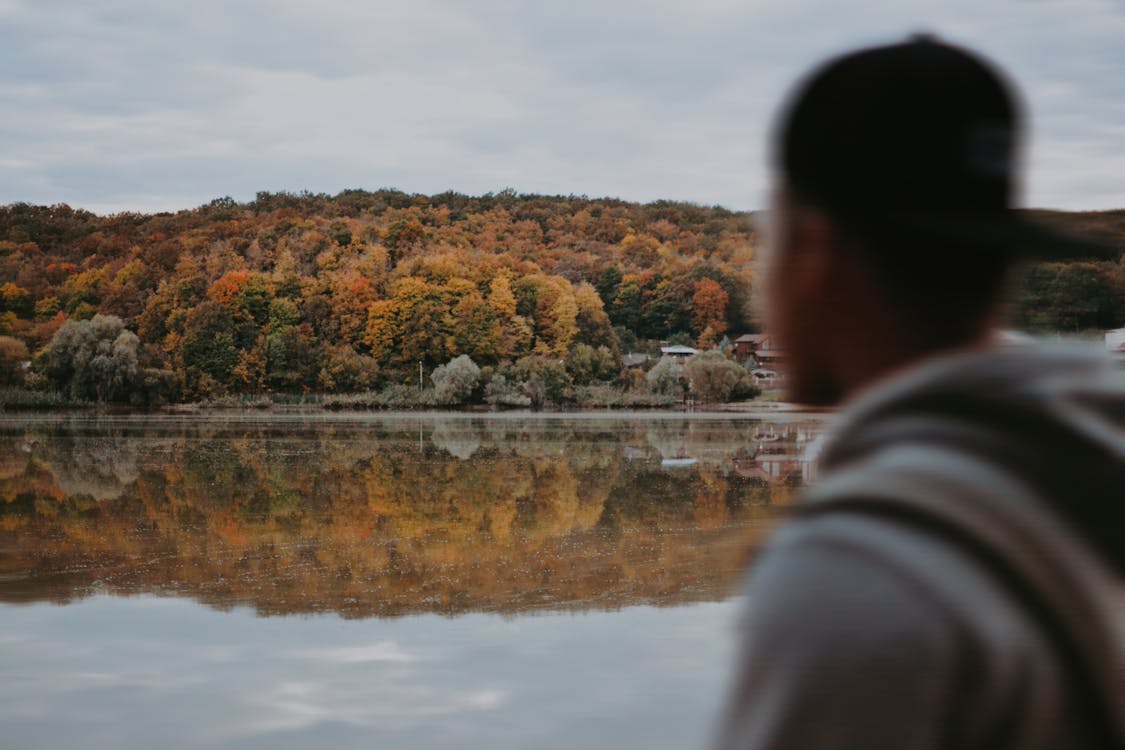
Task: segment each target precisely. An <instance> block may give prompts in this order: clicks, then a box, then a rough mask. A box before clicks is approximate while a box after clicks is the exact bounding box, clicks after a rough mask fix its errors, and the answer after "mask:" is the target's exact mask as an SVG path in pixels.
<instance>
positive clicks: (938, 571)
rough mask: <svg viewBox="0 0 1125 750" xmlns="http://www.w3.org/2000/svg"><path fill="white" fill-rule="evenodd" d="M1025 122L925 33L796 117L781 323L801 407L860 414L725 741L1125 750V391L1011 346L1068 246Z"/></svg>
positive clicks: (771, 566) (1102, 372)
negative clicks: (1019, 264) (1046, 196)
mask: <svg viewBox="0 0 1125 750" xmlns="http://www.w3.org/2000/svg"><path fill="white" fill-rule="evenodd" d="M1019 123H1020V117H1019V113H1018V111H1017V104H1016V102H1015V100H1014V97H1013V95H1012V94H1011V93H1010V89H1009V86H1008V85H1007V84H1006V83H1005V81H1004V80H1003V78H1002V77H1001V76H1000V74H999V73H997V72H996V70H995V69H994V68H993V67H992V66H990V65H989V64H987V63H985V62H984V61H982V60H981V59H979V58H978V57H977V56H976V55H974V54H971V53H969V52H967V51H964V50H961V49H958V48H956V47H953V46H950V45H947V44H945V43H942V42H939V41H937V40H935V39H932V38H928V37H920V38H915V39H912V40H910V41H907V42H905V43H902V44H895V45H891V46H887V47H880V48H873V49H867V50H861V51H858V52H854V53H851V54H848V55H845V56H843V57H840V58H837V59H835V60H832V61H830V62H829V63H828V64H826V65H824V66H823V67H821V68H819V69H818V70H816V71H814V72H813V74H812V75H811V76H810V77H809V78H808V79H807V80H806V81H804V82H803V83H802V84H801V85H800V86H799V87H798V90H797V92H796V95H795V96H794V98H793V100H792V101H791V104H790V106H789V107H788V108H787V109H786V111H785V112H784V114H783V117H782V119H781V124H780V128H779V132H778V143H777V144H776V157H777V167H778V172H779V174H778V177H777V179H778V185H777V186H776V194H775V196H774V205H773V207H772V209H773V210H772V212H771V222H770V224H771V237H770V238H769V242H768V244H769V245H770V248H771V250H770V252H771V254H772V255H771V257H770V258H769V260H768V269H767V272H766V280H765V285H766V287H767V289H766V293H767V296H768V298H769V299H768V301H767V324H768V325H769V326H770V327H771V330H772V332H773V334H774V336H775V338H776V339H780V341H781V342H782V345H783V346H784V348H785V349H786V351H787V352H788V356H789V366H788V367H789V372H788V376H789V383H790V388H791V391H792V393H791V397H792V398H793V399H794V400H797V401H802V402H806V403H812V404H824V405H828V404H835V403H837V402H839V401H841V400H843V401H845V402H846V404H845V405H846V408H845V409H844V410H843V412H842V413H841V414H840V415H839V419H838V421H837V424H836V426H835V428H834V430H833V431H832V434H831V437H830V438H829V440H828V442H827V444H826V446H825V447H824V449H823V451H822V453H821V476H822V481H821V482H820V483H819V484H818V485H817V486H816V487H814V488H812V489H811V490H810V491H809V492H808V493H806V496H805V498H804V502H803V503H802V504H801V506H800V508H799V510H798V511H797V513H796V514H795V517H794V518H793V519H791V520H790V521H789V522H788V523H787V524H786V526H785V527H784V528H783V529H782V530H781V531H780V532H779V533H778V534H777V535H776V536H775V537H774V539H772V540H771V543H770V545H769V546H768V547H767V549H766V550H765V551H764V552H763V554H762V555H761V556H760V557H759V559H758V561H757V562H756V564H755V567H754V570H753V571H752V573H751V576H750V579H749V583H748V590H747V594H748V607H749V609H748V612H747V614H746V617H745V619H744V622H743V624H742V631H741V636H742V638H743V639H744V644H743V645H744V649H743V653H742V654H741V656H740V660H739V662H738V664H737V672H736V678H735V683H734V688H733V690H732V696H731V702H730V703H731V705H730V711H729V714H728V716H727V718H726V720H725V723H724V725H723V727H722V731H721V734H720V738H719V743H718V744H719V746H720V747H722V748H802V749H803V750H816V749H817V748H855V749H863V750H879V749H880V748H895V749H896V750H902V749H905V748H935V749H936V748H989V749H990V750H1001V749H1003V748H1079V747H1081V748H1087V747H1107V748H1108V747H1122V746H1125V745H1123V744H1122V739H1123V737H1125V734H1123V733H1122V714H1123V712H1122V703H1121V695H1122V693H1121V677H1122V663H1123V662H1122V651H1121V642H1122V636H1123V633H1122V627H1121V621H1120V614H1121V607H1120V604H1121V573H1122V566H1123V564H1125V539H1123V535H1122V534H1123V531H1125V522H1123V520H1122V519H1123V511H1125V389H1123V388H1122V383H1121V382H1120V375H1119V374H1115V373H1114V372H1112V370H1111V369H1109V367H1108V365H1107V364H1106V363H1105V362H1103V361H1101V360H1100V359H1098V358H1091V357H1088V356H1086V355H1085V354H1081V353H1073V352H1067V351H1047V350H1041V349H1039V348H1038V347H1029V346H1023V347H1014V346H1003V345H1001V344H1000V343H998V341H997V338H998V337H997V336H996V335H995V330H994V327H995V325H996V323H997V322H998V320H999V318H1000V312H1001V311H1000V299H1001V296H1002V292H1003V290H1004V286H1005V283H1006V280H1007V277H1008V272H1009V269H1010V268H1011V267H1012V265H1013V263H1014V262H1015V261H1016V260H1017V258H1018V257H1019V256H1020V255H1029V254H1034V253H1037V252H1040V251H1044V250H1046V251H1065V250H1068V249H1070V247H1068V245H1067V241H1064V240H1061V239H1060V238H1058V237H1056V236H1053V235H1051V234H1050V233H1048V232H1047V231H1046V230H1043V229H1040V228H1038V227H1035V226H1032V225H1030V224H1028V223H1027V222H1026V221H1025V220H1024V219H1023V218H1022V217H1021V216H1020V215H1019V214H1017V213H1015V211H1014V210H1013V209H1012V205H1013V193H1014V190H1015V180H1016V176H1015V169H1014V166H1013V165H1014V157H1015V154H1016V152H1017V142H1016V141H1017V138H1018V136H1019V132H1018V130H1019ZM1071 244H1073V243H1071ZM1115 618H1116V619H1115Z"/></svg>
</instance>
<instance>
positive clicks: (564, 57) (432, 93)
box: [0, 0, 1125, 213]
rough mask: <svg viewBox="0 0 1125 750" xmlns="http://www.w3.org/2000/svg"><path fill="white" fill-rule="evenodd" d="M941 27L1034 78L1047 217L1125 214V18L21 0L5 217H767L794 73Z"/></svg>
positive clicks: (961, 7)
mask: <svg viewBox="0 0 1125 750" xmlns="http://www.w3.org/2000/svg"><path fill="white" fill-rule="evenodd" d="M918 31H928V32H933V33H936V34H937V35H939V36H940V37H943V38H945V39H947V40H949V41H953V42H957V43H959V44H963V45H968V46H970V47H973V48H975V49H977V50H979V51H981V52H983V53H984V54H985V55H986V56H987V57H989V58H990V59H992V60H994V61H995V62H996V63H998V64H999V65H1000V66H1001V67H1002V68H1004V69H1005V70H1007V71H1008V73H1009V75H1011V76H1012V77H1013V78H1015V80H1016V81H1017V82H1018V84H1019V85H1020V88H1021V90H1022V93H1023V96H1024V99H1025V101H1026V103H1027V106H1028V109H1029V111H1030V114H1031V123H1030V130H1031V133H1030V140H1029V144H1028V147H1027V149H1026V154H1025V163H1026V166H1027V177H1026V180H1025V189H1024V193H1023V200H1022V203H1023V204H1024V205H1029V206H1034V207H1043V208H1063V209H1072V210H1094V209H1105V208H1123V207H1125V43H1123V41H1122V40H1125V1H1122V0H917V1H915V2H910V1H909V0H852V2H848V3H841V2H838V1H832V0H817V1H816V2H802V1H801V0H741V1H736V0H681V1H680V2H671V1H666V0H648V1H645V2H642V1H641V0H567V2H533V1H532V0H527V1H526V2H514V1H505V0H395V2H387V1H386V0H195V1H194V2H191V3H184V2H168V1H166V0H0V50H3V52H2V53H0V112H3V113H4V114H3V117H2V118H0V133H2V137H0V204H3V203H12V202H17V201H25V202H29V203H37V204H54V203H67V204H70V205H71V206H75V207H81V208H86V209H89V210H92V211H96V212H98V213H115V212H120V211H143V212H152V211H164V210H176V209H181V208H192V207H195V206H198V205H201V204H203V203H207V202H209V201H210V200H212V199H214V198H218V197H222V196H231V197H233V198H235V199H237V200H239V201H246V200H251V199H253V198H254V195H255V194H256V193H257V192H258V191H261V190H268V191H291V192H299V191H303V190H308V191H311V192H315V193H329V194H335V193H338V192H340V191H341V190H345V189H352V188H363V189H368V190H376V189H379V188H384V187H393V188H398V189H400V190H405V191H407V192H417V193H427V194H431V193H438V192H443V191H445V190H454V191H457V192H461V193H468V194H474V195H475V194H481V193H486V192H490V191H491V192H496V191H500V190H504V189H508V188H510V189H513V190H516V191H517V192H527V193H547V194H575V195H589V196H591V197H600V196H612V197H619V198H624V199H626V200H635V201H645V202H647V201H652V200H659V199H671V200H685V201H691V202H695V203H700V204H706V205H711V204H718V205H722V206H726V207H728V208H732V209H756V208H760V207H762V206H763V205H764V204H765V198H766V195H767V193H768V185H769V179H770V174H769V160H768V149H767V143H768V136H769V132H770V128H771V123H772V121H773V119H774V117H775V114H776V112H777V110H778V108H779V107H780V105H781V103H782V102H783V100H784V97H785V94H786V92H787V91H788V90H789V89H790V87H791V86H792V85H793V83H794V82H795V80H796V79H797V78H798V77H800V76H801V75H802V74H803V73H805V72H806V71H807V70H808V69H809V68H810V67H811V66H812V65H814V64H816V63H817V62H819V61H821V60H823V59H824V58H825V57H828V56H831V55H833V54H836V53H838V52H840V51H842V50H846V49H848V48H850V47H855V46H857V45H866V44H875V43H885V42H891V41H895V40H898V39H902V38H905V37H906V36H907V35H908V34H910V33H913V32H918Z"/></svg>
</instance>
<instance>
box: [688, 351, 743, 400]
mask: <svg viewBox="0 0 1125 750" xmlns="http://www.w3.org/2000/svg"><path fill="white" fill-rule="evenodd" d="M684 374H685V375H686V376H687V379H688V383H689V384H690V387H691V392H692V394H693V395H694V396H695V397H696V398H698V399H699V400H701V401H704V402H712V403H715V402H723V401H729V400H730V399H731V395H732V394H733V393H734V392H735V389H736V388H738V387H739V383H740V381H742V379H743V378H745V377H747V372H746V369H745V368H744V367H742V366H741V365H739V364H737V363H736V362H732V361H731V360H729V359H727V358H726V357H725V356H724V355H723V354H722V352H703V353H702V354H696V355H695V356H694V357H691V358H690V359H689V360H688V361H687V363H686V364H685V365H684Z"/></svg>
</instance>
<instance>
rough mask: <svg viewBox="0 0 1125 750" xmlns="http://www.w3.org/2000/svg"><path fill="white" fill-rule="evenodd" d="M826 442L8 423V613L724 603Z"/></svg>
mask: <svg viewBox="0 0 1125 750" xmlns="http://www.w3.org/2000/svg"><path fill="white" fill-rule="evenodd" d="M818 428H819V425H818V423H816V422H815V421H802V422H789V423H783V424H778V425H770V426H769V430H770V432H769V435H770V441H769V443H768V445H766V444H763V443H761V442H756V441H755V435H761V434H763V426H762V425H761V424H758V423H754V422H750V421H747V420H742V421H732V420H683V419H679V420H677V419H670V420H663V419H649V420H622V419H612V418H605V419H601V418H597V419H595V418H583V419H572V420H568V419H558V418H555V419H552V418H549V417H530V418H526V419H523V418H518V419H516V418H510V417H508V418H468V417H464V418H458V417H418V418H387V419H383V420H379V419H375V420H372V419H364V420H358V419H357V420H353V421H348V420H320V421H308V422H299V421H290V422H283V421H274V422H270V421H257V422H255V421H237V420H235V421H221V420H199V421H194V422H192V421H180V422H177V421H173V420H146V421H141V422H116V423H110V424H109V426H103V425H100V424H98V423H97V422H96V421H95V420H87V421H85V422H82V421H78V422H72V423H68V422H64V423H46V424H31V425H26V426H20V427H15V428H13V427H11V426H9V427H8V428H7V429H6V430H5V431H4V433H3V434H0V600H3V601H35V600H41V599H49V600H53V601H68V600H71V599H74V598H78V597H82V596H86V595H88V594H89V593H91V592H93V591H108V592H112V593H119V594H133V593H142V592H150V593H153V592H155V593H167V594H173V595H183V596H190V597H194V598H196V599H198V600H200V601H204V602H207V603H210V604H212V605H214V606H219V607H228V606H234V605H239V604H245V605H250V606H253V607H255V608H256V609H257V610H258V611H259V612H261V613H264V614H282V613H300V612H319V611H335V612H339V613H341V614H342V615H344V616H349V617H369V616H397V615H403V614H412V613H418V612H439V613H445V614H456V613H460V612H466V611H498V612H517V611H522V610H526V609H534V608H551V609H567V608H575V609H581V608H590V607H600V608H605V607H620V606H624V605H628V604H633V603H642V602H643V603H650V604H674V603H678V602H686V601H696V600H702V599H717V598H722V597H724V596H726V595H727V594H728V592H729V590H730V587H731V586H732V584H733V582H734V579H735V578H736V577H737V576H738V574H739V571H740V569H741V567H742V564H743V563H744V561H745V559H746V556H747V555H748V553H749V551H751V550H752V549H753V548H754V546H755V545H756V544H757V543H758V542H759V541H760V539H761V538H762V536H763V535H764V534H765V533H766V532H767V531H768V529H769V527H770V525H771V523H772V521H773V520H774V519H775V518H776V516H777V514H778V512H779V509H781V508H783V507H784V506H785V505H786V504H787V502H788V498H789V497H790V495H791V492H792V490H793V488H794V487H796V486H797V485H799V484H800V483H801V482H802V481H804V477H805V476H806V475H807V470H805V469H804V468H802V464H801V461H800V453H801V451H802V450H803V447H804V444H805V443H806V442H807V441H808V440H809V439H811V437H812V436H813V435H814V434H815V433H816V431H817V429H818ZM673 457H675V458H691V459H693V461H692V462H690V465H688V462H681V464H678V465H674V466H668V465H666V464H667V459H669V458H673ZM662 462H664V463H663V464H662ZM785 462H788V464H786V463H785ZM783 468H784V469H785V470H784V471H783V470H781V469H783Z"/></svg>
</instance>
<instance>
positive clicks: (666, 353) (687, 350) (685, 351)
mask: <svg viewBox="0 0 1125 750" xmlns="http://www.w3.org/2000/svg"><path fill="white" fill-rule="evenodd" d="M696 354H699V350H698V349H693V348H692V347H690V346H662V347H660V356H661V357H663V358H666V359H671V360H672V361H673V362H675V363H676V364H679V365H682V364H683V363H684V361H685V360H687V358H688V357H694V356H695V355H696Z"/></svg>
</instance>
